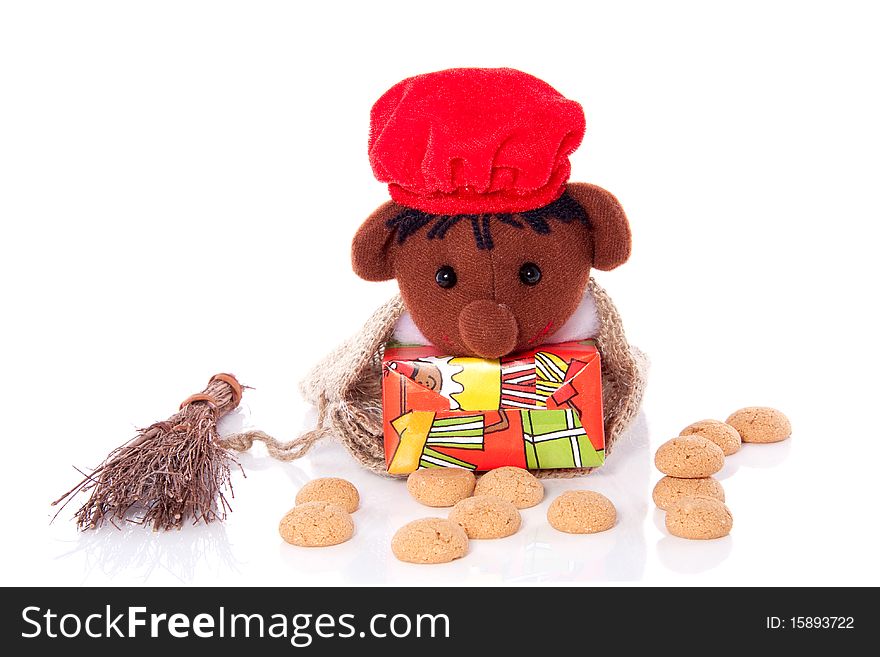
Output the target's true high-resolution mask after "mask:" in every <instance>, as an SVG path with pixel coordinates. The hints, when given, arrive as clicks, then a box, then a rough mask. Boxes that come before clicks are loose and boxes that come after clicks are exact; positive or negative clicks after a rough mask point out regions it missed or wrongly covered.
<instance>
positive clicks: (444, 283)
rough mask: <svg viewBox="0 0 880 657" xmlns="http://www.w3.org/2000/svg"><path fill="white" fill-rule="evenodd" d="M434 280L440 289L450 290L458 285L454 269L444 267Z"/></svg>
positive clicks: (439, 270) (447, 266)
mask: <svg viewBox="0 0 880 657" xmlns="http://www.w3.org/2000/svg"><path fill="white" fill-rule="evenodd" d="M434 280H435V281H437V285H439V286H440V287H442V288H444V289H449V288H450V287H453V286H454V285H455V284H456V283H458V276H456V275H455V270H454V269H453V268H452V267H450V266H449V265H443V266H442V267H440V269H438V270H437V273H436V274H434Z"/></svg>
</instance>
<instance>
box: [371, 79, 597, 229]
mask: <svg viewBox="0 0 880 657" xmlns="http://www.w3.org/2000/svg"><path fill="white" fill-rule="evenodd" d="M584 128H585V122H584V112H583V109H582V108H581V106H580V105H579V104H578V103H576V102H574V101H573V100H568V99H567V98H565V97H564V96H562V94H560V93H559V92H558V91H556V90H555V89H554V88H553V87H551V86H550V85H549V84H547V83H546V82H543V81H541V80H539V79H538V78H536V77H534V76H532V75H528V74H527V73H523V72H521V71H517V70H514V69H511V68H455V69H449V70H446V71H439V72H437V73H428V74H425V75H417V76H416V77H412V78H408V79H406V80H403V81H402V82H399V83H397V84H396V85H394V86H393V87H391V89H389V90H388V91H386V92H385V94H384V95H383V96H382V97H381V98H380V99H379V100H378V101H376V104H375V105H373V109H372V111H371V112H370V144H369V152H370V164H371V166H372V167H373V173H374V174H375V176H376V178H377V179H378V180H379V181H380V182H386V183H388V191H389V192H390V193H391V198H392V199H394V200H395V201H396V202H397V203H400V204H401V205H404V206H407V207H411V208H415V209H417V210H422V211H423V212H429V213H431V214H447V215H453V214H484V213H485V214H488V213H502V212H525V211H527V210H534V209H536V208H540V207H543V206H545V205H547V204H548V203H551V202H553V201H555V200H556V199H557V198H559V197H560V196H561V195H562V192H563V191H564V189H565V183H566V182H567V181H568V176H569V174H570V173H571V164H570V163H569V161H568V156H569V155H570V154H571V153H572V152H573V151H574V150H575V149H576V148H577V147H578V146H579V145H580V143H581V140H582V139H583V136H584Z"/></svg>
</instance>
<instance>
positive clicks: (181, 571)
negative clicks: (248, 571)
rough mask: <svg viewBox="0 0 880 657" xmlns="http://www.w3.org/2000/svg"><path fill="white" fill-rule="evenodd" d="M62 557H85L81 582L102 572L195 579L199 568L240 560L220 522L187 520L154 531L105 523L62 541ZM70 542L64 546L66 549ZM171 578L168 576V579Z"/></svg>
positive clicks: (227, 567) (225, 567)
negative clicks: (192, 523) (188, 522)
mask: <svg viewBox="0 0 880 657" xmlns="http://www.w3.org/2000/svg"><path fill="white" fill-rule="evenodd" d="M62 546H63V547H62V550H63V551H62V552H61V553H60V554H59V555H58V556H57V557H56V559H58V560H70V559H73V558H78V559H81V560H82V577H83V579H82V583H83V584H88V583H90V581H91V580H94V579H96V578H99V577H104V578H108V579H111V580H112V579H115V578H116V577H118V576H124V577H125V578H126V579H135V580H139V581H140V582H141V583H149V582H150V581H151V580H153V579H155V578H156V577H157V576H159V578H160V579H163V580H176V581H177V582H179V583H184V584H186V583H190V582H192V581H193V580H194V579H195V578H196V576H197V574H198V573H199V571H200V570H203V569H209V570H213V571H215V572H218V571H219V572H235V571H237V570H238V563H237V559H236V557H235V555H234V554H233V551H232V548H231V546H230V544H229V540H228V539H227V537H226V530H225V528H224V527H223V525H222V524H221V523H212V524H211V525H207V526H204V525H200V526H187V527H184V528H182V529H181V530H179V531H169V532H154V531H151V530H150V529H148V528H146V527H142V526H140V525H136V524H134V523H132V524H129V525H127V526H123V527H122V528H120V529H117V528H115V527H113V526H112V525H105V526H103V527H101V528H100V529H98V530H95V531H88V532H82V533H80V534H78V535H77V538H76V540H74V541H70V542H68V543H67V544H66V545H64V544H62ZM64 548H66V549H64ZM169 583H170V582H169Z"/></svg>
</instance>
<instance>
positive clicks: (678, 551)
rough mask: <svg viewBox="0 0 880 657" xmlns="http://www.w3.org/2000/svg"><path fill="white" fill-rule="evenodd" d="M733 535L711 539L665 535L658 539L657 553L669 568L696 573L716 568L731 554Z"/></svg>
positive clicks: (691, 573) (680, 571)
mask: <svg viewBox="0 0 880 657" xmlns="http://www.w3.org/2000/svg"><path fill="white" fill-rule="evenodd" d="M732 547H733V537H732V536H725V537H724V538H716V539H714V540H711V541H689V540H687V539H686V538H678V537H677V536H664V537H663V538H661V539H660V540H659V541H657V554H658V555H659V557H660V561H661V562H662V563H663V565H664V566H666V567H667V568H668V569H669V570H672V571H675V572H677V573H682V574H685V575H696V574H698V573H703V572H705V571H707V570H710V569H711V568H715V567H716V566H718V565H719V564H721V562H722V561H724V560H725V559H727V557H729V556H730V551H731V549H732Z"/></svg>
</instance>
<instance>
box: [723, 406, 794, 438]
mask: <svg viewBox="0 0 880 657" xmlns="http://www.w3.org/2000/svg"><path fill="white" fill-rule="evenodd" d="M727 424H729V425H730V426H732V427H733V428H734V429H736V430H737V431H738V432H739V435H740V436H742V439H743V442H744V443H778V442H779V441H780V440H785V439H786V438H788V437H789V436H791V422H789V420H788V418H787V417H785V414H784V413H783V412H782V411H777V410H776V409H775V408H769V407H767V406H748V407H747V408H741V409H739V410H738V411H736V412H735V413H733V415H731V416H730V417H729V418H727Z"/></svg>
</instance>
